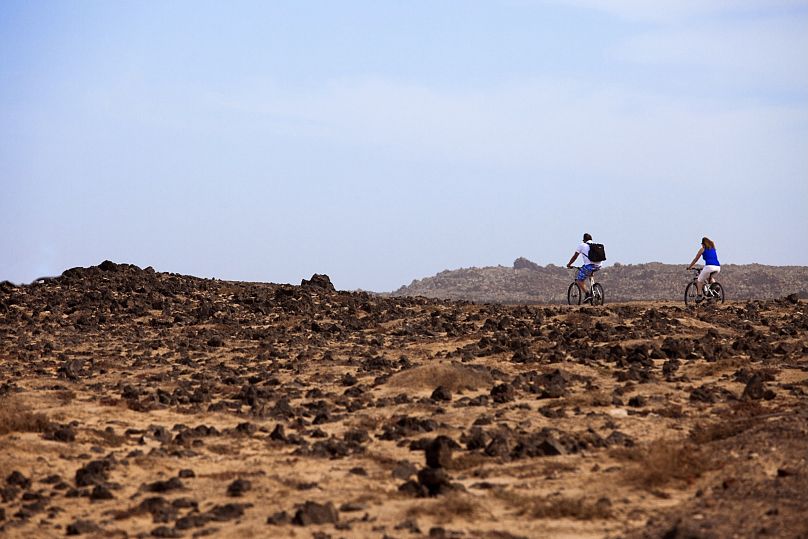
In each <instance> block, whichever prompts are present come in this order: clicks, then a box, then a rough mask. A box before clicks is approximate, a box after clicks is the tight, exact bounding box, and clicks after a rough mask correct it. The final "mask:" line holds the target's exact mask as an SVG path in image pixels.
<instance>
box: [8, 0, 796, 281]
mask: <svg viewBox="0 0 808 539" xmlns="http://www.w3.org/2000/svg"><path fill="white" fill-rule="evenodd" d="M0 193H1V194H0V230H2V234H0V280H2V279H9V280H11V281H15V282H29V281H31V280H33V279H35V278H37V277H40V276H44V275H54V274H59V273H61V271H63V270H64V269H66V268H68V267H73V266H88V265H93V264H97V263H99V262H101V261H102V260H104V259H111V260H114V261H117V262H131V263H134V264H138V265H140V266H149V265H151V266H153V267H154V268H155V269H157V270H159V271H173V272H180V273H187V274H192V275H198V276H204V277H217V278H223V279H236V280H255V281H269V282H292V283H297V282H299V281H300V279H301V278H308V277H309V276H310V275H311V274H312V273H315V272H317V273H327V274H329V275H330V276H331V278H332V280H333V281H334V283H335V284H336V286H337V287H338V288H341V289H356V288H362V289H366V290H377V291H385V290H392V289H395V288H397V287H399V286H400V285H402V284H408V283H409V282H410V281H411V280H412V279H414V278H421V277H425V276H429V275H432V274H435V273H437V272H439V271H442V270H444V269H454V268H458V267H468V266H486V265H497V264H502V265H510V264H511V262H512V261H513V259H515V258H516V257H518V256H525V257H527V258H530V259H531V260H534V261H536V262H538V263H540V264H547V263H554V264H559V265H561V264H564V263H566V261H567V260H568V259H569V256H570V255H571V253H572V251H573V250H574V247H575V245H576V242H577V241H578V240H579V239H580V236H581V234H582V233H583V232H586V231H588V232H590V233H591V234H592V235H593V236H594V237H595V239H596V240H600V241H602V242H604V243H605V244H606V245H607V252H608V254H609V258H610V262H623V263H641V262H647V261H662V262H669V263H681V264H683V265H684V264H687V263H688V262H689V261H690V260H691V259H692V257H693V255H694V254H695V251H696V250H697V249H698V242H699V240H700V238H701V237H702V236H703V235H708V236H710V237H712V238H713V239H714V240H715V241H716V243H717V245H718V251H719V255H720V258H721V260H722V262H723V263H725V264H726V263H749V262H760V263H765V264H776V265H780V264H799V265H805V264H808V251H806V250H805V249H801V248H795V245H799V241H798V240H799V238H803V237H805V236H806V235H808V212H806V210H805V204H806V201H808V1H796V0H795V1H787V0H783V1H779V0H768V1H762V0H733V1H721V0H716V1H695V0H693V1H691V0H682V1H676V2H674V1H669V0H660V1H657V2H646V1H641V0H604V1H597V2H596V1H594V0H489V1H485V2H483V1H474V0H464V1H459V0H455V1H452V0H447V1H441V2H426V1H409V2H392V1H389V2H385V1H367V2H364V1H362V2H359V1H357V2H330V1H318V2H315V1H286V2H282V1H276V2H239V1H236V2H227V3H224V2H199V1H194V2H191V1H187V2H182V1H173V2H151V1H138V2H106V1H98V2H87V1H77V2H45V1H42V2H15V1H9V0H6V1H4V2H2V3H1V4H0Z"/></svg>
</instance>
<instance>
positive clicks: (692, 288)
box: [685, 283, 699, 307]
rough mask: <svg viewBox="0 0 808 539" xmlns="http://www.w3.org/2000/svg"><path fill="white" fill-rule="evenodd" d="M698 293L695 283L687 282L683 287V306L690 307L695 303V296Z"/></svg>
mask: <svg viewBox="0 0 808 539" xmlns="http://www.w3.org/2000/svg"><path fill="white" fill-rule="evenodd" d="M698 294H699V289H698V286H697V285H696V283H688V285H687V288H685V306H686V307H692V306H693V305H695V304H696V296H697V295H698Z"/></svg>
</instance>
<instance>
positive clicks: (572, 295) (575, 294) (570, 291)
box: [567, 282, 581, 305]
mask: <svg viewBox="0 0 808 539" xmlns="http://www.w3.org/2000/svg"><path fill="white" fill-rule="evenodd" d="M567 303H568V304H570V305H580V304H581V289H580V288H578V283H575V282H573V283H572V284H571V285H570V287H569V288H567Z"/></svg>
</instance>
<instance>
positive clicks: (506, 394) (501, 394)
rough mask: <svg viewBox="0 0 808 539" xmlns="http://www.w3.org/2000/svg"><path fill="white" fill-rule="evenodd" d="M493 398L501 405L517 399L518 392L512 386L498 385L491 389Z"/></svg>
mask: <svg viewBox="0 0 808 539" xmlns="http://www.w3.org/2000/svg"><path fill="white" fill-rule="evenodd" d="M491 398H492V399H493V400H494V402H498V403H500V404H502V403H505V402H510V401H512V400H514V399H516V391H515V390H514V388H513V386H512V385H510V384H497V385H495V386H494V387H493V388H491Z"/></svg>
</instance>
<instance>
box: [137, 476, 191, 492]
mask: <svg viewBox="0 0 808 539" xmlns="http://www.w3.org/2000/svg"><path fill="white" fill-rule="evenodd" d="M184 487H185V485H183V484H182V481H181V480H180V478H179V477H172V478H171V479H167V480H165V481H155V482H154V483H149V484H147V485H146V487H145V488H146V490H148V491H149V492H170V491H172V490H177V489H181V488H184Z"/></svg>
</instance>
